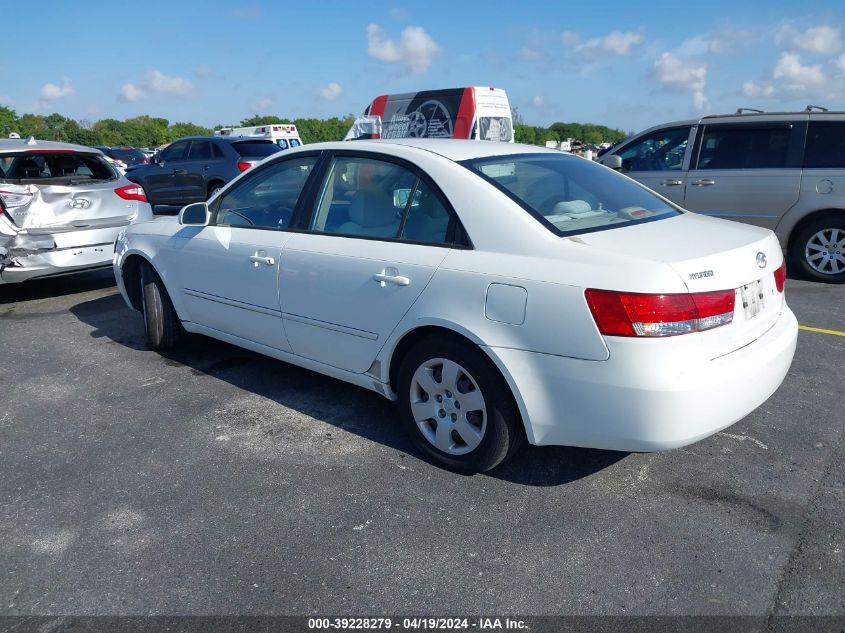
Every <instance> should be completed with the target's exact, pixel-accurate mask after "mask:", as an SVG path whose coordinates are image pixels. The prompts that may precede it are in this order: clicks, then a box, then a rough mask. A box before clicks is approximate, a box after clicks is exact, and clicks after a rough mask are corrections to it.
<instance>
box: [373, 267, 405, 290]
mask: <svg viewBox="0 0 845 633" xmlns="http://www.w3.org/2000/svg"><path fill="white" fill-rule="evenodd" d="M373 281H376V282H378V285H379V286H381V287H382V288H384V287H385V286H386V285H387V284H395V285H397V286H409V285H410V284H411V280H410V279H408V278H407V277H403V276H401V275H400V274H399V272H398V271H397V270H396V269H395V268H385V269H384V270H382V271H381V272H380V273H376V274H375V275H373Z"/></svg>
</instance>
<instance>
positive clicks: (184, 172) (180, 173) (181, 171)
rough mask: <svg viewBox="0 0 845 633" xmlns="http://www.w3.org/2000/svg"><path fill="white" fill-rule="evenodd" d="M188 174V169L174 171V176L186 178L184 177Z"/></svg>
mask: <svg viewBox="0 0 845 633" xmlns="http://www.w3.org/2000/svg"><path fill="white" fill-rule="evenodd" d="M187 173H188V170H187V169H174V170H173V175H174V176H184V175H185V174H187Z"/></svg>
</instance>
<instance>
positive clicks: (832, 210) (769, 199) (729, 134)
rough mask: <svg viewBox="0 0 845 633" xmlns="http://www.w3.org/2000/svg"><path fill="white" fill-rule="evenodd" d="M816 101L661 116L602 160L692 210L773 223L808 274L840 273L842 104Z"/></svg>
mask: <svg viewBox="0 0 845 633" xmlns="http://www.w3.org/2000/svg"><path fill="white" fill-rule="evenodd" d="M816 110H817V109H816V108H814V107H812V106H810V107H808V109H807V111H805V112H794V113H762V112H759V111H754V112H750V113H749V112H745V111H741V112H740V113H738V114H734V115H720V116H707V117H704V118H701V119H695V120H691V121H679V122H676V123H667V124H665V125H660V126H657V127H653V128H651V129H648V130H646V131H644V132H642V133H641V134H638V135H636V136H634V137H632V138H630V139H628V140H626V141H623V142H622V143H620V144H619V145H617V146H615V147H614V148H613V149H612V150H610V151H608V152H606V153H604V154H603V155H602V156H601V158H600V161H601V162H602V163H603V164H605V165H608V166H611V167H614V168H618V169H619V170H620V171H622V172H623V173H625V174H626V175H628V176H630V177H631V178H634V179H636V180H638V181H639V182H641V183H643V184H644V185H646V186H648V187H650V188H652V189H654V190H655V191H657V192H658V193H660V194H661V195H663V196H665V197H667V198H668V199H670V200H671V201H672V202H674V203H676V204H678V205H680V206H682V207H684V208H686V209H689V210H690V211H695V212H698V213H704V214H706V215H712V216H716V217H722V218H726V219H729V220H737V221H739V222H747V223H750V224H756V225H758V226H763V227H766V228H768V229H772V230H773V231H774V232H775V233H776V234H777V236H778V239H779V240H780V243H781V246H782V247H783V249H784V251H785V252H786V253H787V254H788V255H789V256H790V258H791V259H792V260H793V261H794V262H795V265H796V267H797V268H799V269H800V270H801V271H802V272H803V273H804V274H805V275H807V276H808V277H810V278H812V279H817V280H820V281H827V282H832V283H845V112H838V113H836V112H827V111H823V112H818V111H816Z"/></svg>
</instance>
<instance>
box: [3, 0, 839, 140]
mask: <svg viewBox="0 0 845 633" xmlns="http://www.w3.org/2000/svg"><path fill="white" fill-rule="evenodd" d="M0 15H3V16H4V22H5V27H4V29H3V40H4V47H3V48H4V51H5V54H4V55H3V56H2V60H1V61H0V104H2V105H6V106H9V107H12V108H14V109H15V110H16V111H17V112H18V113H22V112H39V113H50V112H54V111H57V112H60V113H62V114H65V115H67V116H71V117H73V118H77V119H88V120H97V119H100V118H105V117H115V118H120V119H123V118H126V117H129V116H134V115H137V114H151V115H155V116H162V117H165V118H167V119H169V120H170V121H171V122H175V121H193V122H195V123H201V124H206V125H214V124H217V123H233V122H237V121H239V120H240V119H242V118H244V117H247V116H250V115H252V114H256V113H258V114H277V115H279V116H286V117H290V118H296V117H307V116H315V117H327V116H334V115H338V116H342V115H345V114H347V113H350V112H354V113H359V112H360V111H361V110H363V108H364V106H365V105H366V104H367V103H368V102H369V101H370V100H371V99H372V98H373V97H374V96H376V95H379V94H384V93H390V92H404V91H412V90H422V89H431V88H446V87H457V86H466V85H492V86H496V87H502V88H505V89H506V90H507V92H508V94H509V96H510V99H511V105H512V106H516V107H518V109H519V111H520V113H521V114H522V116H523V118H524V119H525V121H526V122H527V123H531V124H536V125H548V124H550V123H552V122H554V121H580V122H593V123H603V124H607V125H611V126H614V127H620V128H622V129H624V130H628V131H633V130H640V129H642V128H644V127H647V126H650V125H653V124H657V123H660V122H664V121H668V120H673V119H679V118H686V117H688V116H690V115H697V114H707V113H715V112H730V111H733V110H735V109H736V108H737V107H738V106H751V107H759V108H762V109H766V110H778V109H791V108H803V107H804V106H805V105H807V104H808V103H814V104H819V105H824V106H827V107H831V108H837V109H845V2H822V3H798V2H782V1H769V2H753V1H746V2H737V1H736V0H734V1H732V2H724V1H722V0H711V1H710V2H707V3H704V4H701V3H699V4H695V5H690V4H688V3H687V4H684V3H679V2H647V3H646V2H636V1H631V0H627V1H625V2H618V1H616V0H603V1H601V2H577V3H576V2H562V1H559V2H534V1H531V0H523V1H521V2H507V3H506V2H497V1H495V0H488V1H487V2H474V1H471V0H462V1H460V2H458V1H455V0H452V1H450V2H441V1H438V0H426V2H402V1H399V0H397V1H396V2H380V1H369V0H368V1H367V2H349V1H348V0H347V1H344V2H340V1H338V2H334V1H318V0H312V1H310V2H308V1H299V2H283V1H271V0H263V1H262V0H256V1H252V0H245V1H243V2H241V3H235V2H219V1H216V0H206V1H205V2H195V1H182V2H180V1H177V0H171V1H170V2H161V1H159V0H145V1H143V2H135V3H131V4H130V3H123V2H114V1H113V0H111V1H109V2H102V1H94V0H91V1H88V2H85V1H79V2H74V3H68V2H59V1H58V0H42V1H41V2H29V3H23V2H20V1H19V0H0ZM11 24H14V25H15V27H14V28H10V25H11ZM24 52H26V53H25V54H24ZM18 54H21V55H22V56H21V57H18Z"/></svg>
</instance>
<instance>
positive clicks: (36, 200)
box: [0, 138, 152, 285]
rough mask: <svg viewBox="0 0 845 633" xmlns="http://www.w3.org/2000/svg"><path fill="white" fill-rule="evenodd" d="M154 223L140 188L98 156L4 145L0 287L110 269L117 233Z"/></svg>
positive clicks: (32, 143) (44, 145)
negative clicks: (135, 225)
mask: <svg viewBox="0 0 845 633" xmlns="http://www.w3.org/2000/svg"><path fill="white" fill-rule="evenodd" d="M151 218H152V208H151V207H150V205H149V204H148V203H147V196H146V194H145V192H144V189H143V187H141V186H140V185H138V184H135V183H133V182H130V181H128V180H127V179H126V178H125V177H124V176H123V175H121V174H120V173H118V172H117V170H116V169H114V167H112V166H111V165H110V164H109V163H108V162H107V161H106V159H105V157H104V156H103V154H102V152H100V151H99V150H96V149H93V148H90V147H82V146H81V145H71V144H68V143H54V142H50V141H36V140H34V139H31V138H30V139H28V140H11V139H10V140H0V285H2V284H4V283H14V282H18V281H24V280H26V279H32V278H34V277H47V276H53V275H65V274H68V273H75V272H81V271H84V270H92V269H95V268H107V267H109V266H111V263H112V257H113V255H114V241H115V239H116V238H117V235H118V233H119V232H120V231H121V230H122V229H123V228H124V227H126V226H128V225H129V224H130V223H132V222H135V221H144V220H149V219H151Z"/></svg>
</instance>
